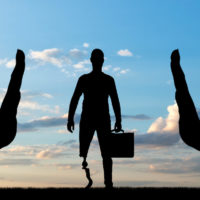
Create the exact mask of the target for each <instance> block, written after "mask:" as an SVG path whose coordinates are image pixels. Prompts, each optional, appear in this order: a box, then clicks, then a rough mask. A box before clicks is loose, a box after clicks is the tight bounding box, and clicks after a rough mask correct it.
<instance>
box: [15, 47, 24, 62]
mask: <svg viewBox="0 0 200 200" xmlns="http://www.w3.org/2000/svg"><path fill="white" fill-rule="evenodd" d="M24 60H25V55H24V52H23V51H22V50H20V49H17V54H16V62H24Z"/></svg>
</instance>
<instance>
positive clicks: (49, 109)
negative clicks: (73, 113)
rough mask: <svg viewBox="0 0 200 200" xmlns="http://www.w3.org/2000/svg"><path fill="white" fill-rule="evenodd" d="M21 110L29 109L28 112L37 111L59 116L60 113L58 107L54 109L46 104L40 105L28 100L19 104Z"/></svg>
mask: <svg viewBox="0 0 200 200" xmlns="http://www.w3.org/2000/svg"><path fill="white" fill-rule="evenodd" d="M19 109H20V110H23V109H28V110H37V111H42V112H49V113H55V114H58V113H59V112H60V107H59V106H58V105H56V106H54V107H53V108H52V107H50V106H49V105H46V104H40V103H38V102H34V101H28V100H21V101H20V103H19Z"/></svg>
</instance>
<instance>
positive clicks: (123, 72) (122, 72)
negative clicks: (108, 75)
mask: <svg viewBox="0 0 200 200" xmlns="http://www.w3.org/2000/svg"><path fill="white" fill-rule="evenodd" d="M127 72H129V69H123V70H121V71H120V72H119V73H120V74H126V73H127Z"/></svg>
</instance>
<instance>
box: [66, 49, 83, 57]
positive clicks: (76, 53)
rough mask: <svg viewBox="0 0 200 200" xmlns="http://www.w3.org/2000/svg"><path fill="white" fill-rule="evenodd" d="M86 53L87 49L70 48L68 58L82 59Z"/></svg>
mask: <svg viewBox="0 0 200 200" xmlns="http://www.w3.org/2000/svg"><path fill="white" fill-rule="evenodd" d="M86 55H87V51H85V50H84V51H82V50H80V49H76V48H74V49H70V50H69V56H70V58H72V59H73V58H75V59H82V58H83V57H85V56H86Z"/></svg>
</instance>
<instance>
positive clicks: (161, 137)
mask: <svg viewBox="0 0 200 200" xmlns="http://www.w3.org/2000/svg"><path fill="white" fill-rule="evenodd" d="M167 110H168V115H167V117H166V118H163V117H158V118H157V119H156V120H155V121H154V122H153V123H152V124H151V125H150V127H149V129H148V130H147V133H145V134H139V135H136V137H135V142H136V144H137V145H147V146H152V147H163V146H171V145H175V144H177V143H178V141H179V140H180V136H179V134H178V132H179V131H178V119H179V114H178V107H177V104H173V105H170V106H168V107H167Z"/></svg>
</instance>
